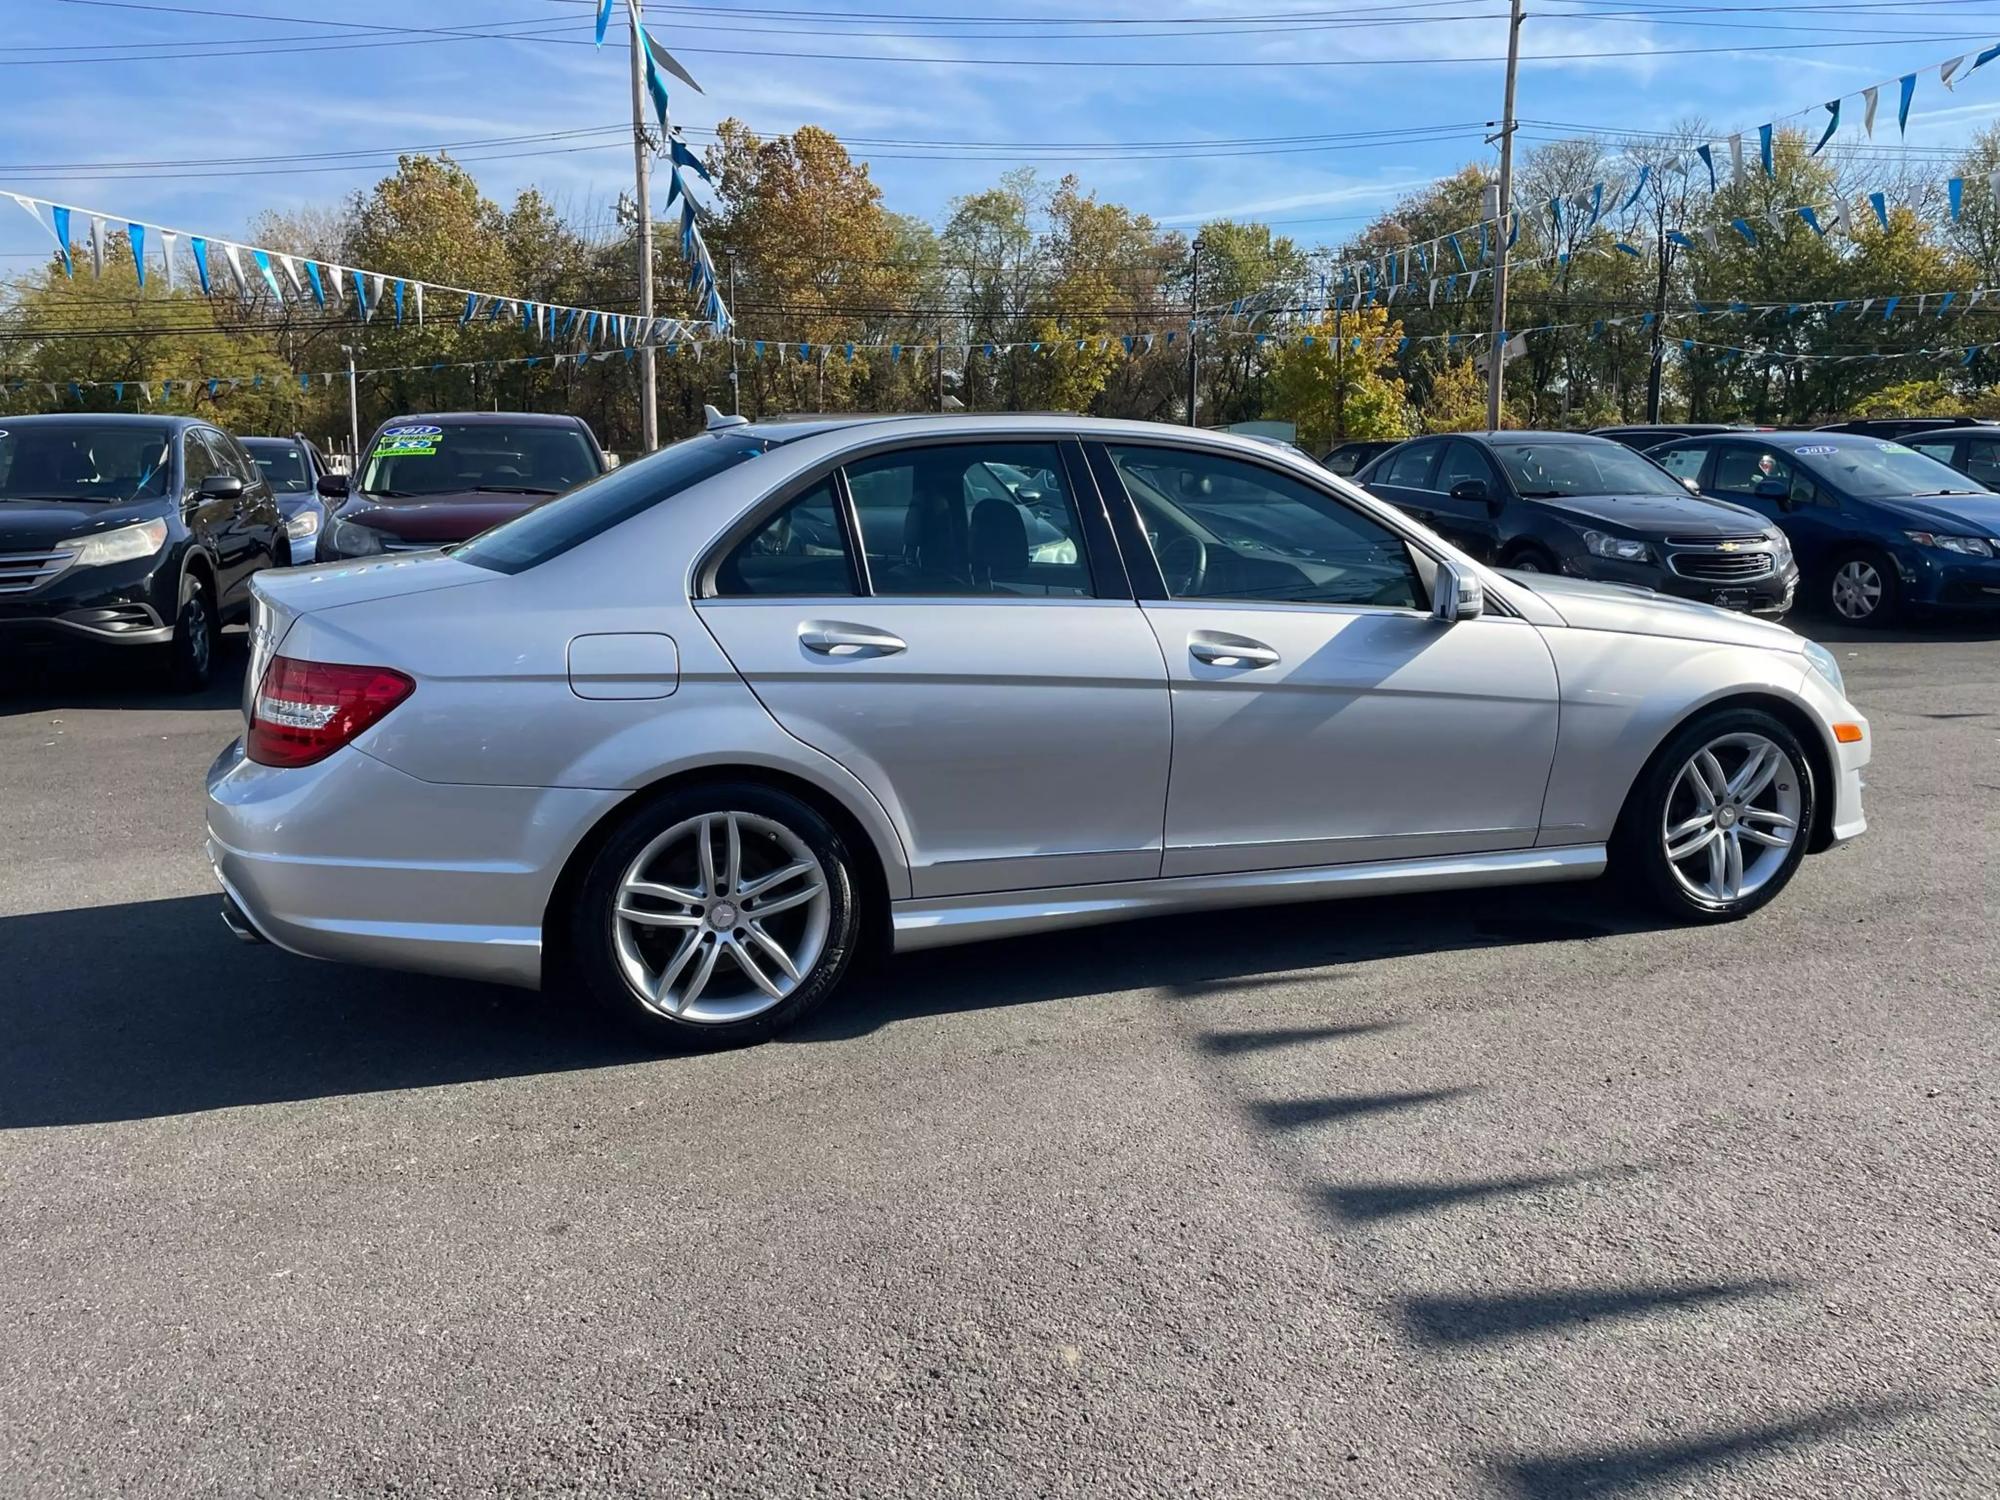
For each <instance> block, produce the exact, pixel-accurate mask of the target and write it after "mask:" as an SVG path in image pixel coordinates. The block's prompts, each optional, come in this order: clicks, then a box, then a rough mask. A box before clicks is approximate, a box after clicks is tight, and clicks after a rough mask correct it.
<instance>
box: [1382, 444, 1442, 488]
mask: <svg viewBox="0 0 2000 1500" xmlns="http://www.w3.org/2000/svg"><path fill="white" fill-rule="evenodd" d="M1437 457H1438V445H1437V444H1436V443H1412V444H1410V446H1409V447H1407V448H1402V449H1398V450H1397V452H1396V454H1395V456H1394V457H1392V458H1391V459H1390V460H1389V462H1388V464H1387V465H1386V466H1385V468H1384V469H1383V472H1382V475H1381V482H1382V483H1383V484H1400V485H1403V486H1405V487H1407V488H1409V489H1413V490H1427V489H1429V488H1431V473H1432V471H1433V470H1434V469H1435V468H1436V467H1437Z"/></svg>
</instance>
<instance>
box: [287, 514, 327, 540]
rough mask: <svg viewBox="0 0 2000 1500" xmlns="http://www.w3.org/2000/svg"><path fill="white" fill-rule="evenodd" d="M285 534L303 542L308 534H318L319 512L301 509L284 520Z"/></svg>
mask: <svg viewBox="0 0 2000 1500" xmlns="http://www.w3.org/2000/svg"><path fill="white" fill-rule="evenodd" d="M285 535H286V536H288V537H290V538H291V539H292V540H293V541H295V542H303V541H304V540H305V539H306V538H307V537H309V536H318V535H319V512H318V511H316V510H302V511H300V512H299V513H298V514H297V515H295V516H293V517H292V518H291V520H289V521H287V522H285Z"/></svg>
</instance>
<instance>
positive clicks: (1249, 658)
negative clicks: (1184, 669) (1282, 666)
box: [1188, 630, 1282, 667]
mask: <svg viewBox="0 0 2000 1500" xmlns="http://www.w3.org/2000/svg"><path fill="white" fill-rule="evenodd" d="M1188 655H1189V656H1192V657H1193V658H1194V659H1195V660H1196V661H1198V662H1206V663H1207V664H1208V665H1209V666H1211V667H1275V666H1276V665H1277V664H1278V662H1279V661H1280V660H1281V659H1282V658H1280V657H1279V655H1278V653H1277V652H1276V651H1275V650H1273V649H1272V648H1271V647H1269V646H1267V645H1265V644H1264V643H1263V642H1262V641H1253V640H1251V639H1250V638H1249V637H1248V636H1245V635H1229V634H1227V633H1226V632H1224V631H1220V630H1197V631H1195V632H1194V633H1193V634H1192V635H1190V636H1189V637H1188Z"/></svg>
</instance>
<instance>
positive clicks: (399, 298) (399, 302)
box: [396, 281, 403, 323]
mask: <svg viewBox="0 0 2000 1500" xmlns="http://www.w3.org/2000/svg"><path fill="white" fill-rule="evenodd" d="M396 321H397V322H398V323H400V322H402V321H403V283H402V282H400V281H399V282H397V283H396Z"/></svg>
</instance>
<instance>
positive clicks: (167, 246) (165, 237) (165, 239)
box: [160, 229, 180, 292]
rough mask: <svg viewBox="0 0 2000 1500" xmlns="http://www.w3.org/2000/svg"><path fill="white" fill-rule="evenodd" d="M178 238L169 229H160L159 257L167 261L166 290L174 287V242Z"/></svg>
mask: <svg viewBox="0 0 2000 1500" xmlns="http://www.w3.org/2000/svg"><path fill="white" fill-rule="evenodd" d="M179 238H180V236H179V235H177V234H175V233H174V232H173V231H172V230H171V229H162V230H161V231H160V259H161V260H163V261H165V262H166V263H167V290H168V291H170V292H171V291H172V290H173V289H174V242H175V241H176V240H178V239H179Z"/></svg>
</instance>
